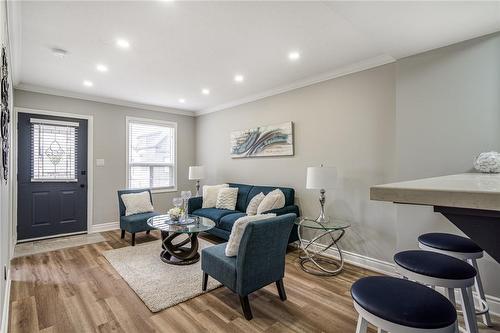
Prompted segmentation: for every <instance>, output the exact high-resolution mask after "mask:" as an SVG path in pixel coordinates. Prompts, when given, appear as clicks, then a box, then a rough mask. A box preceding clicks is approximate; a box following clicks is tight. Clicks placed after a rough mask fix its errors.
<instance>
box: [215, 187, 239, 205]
mask: <svg viewBox="0 0 500 333" xmlns="http://www.w3.org/2000/svg"><path fill="white" fill-rule="evenodd" d="M236 199H238V188H237V187H228V188H221V189H220V190H219V194H217V202H216V203H215V208H219V209H229V210H234V208H235V207H236Z"/></svg>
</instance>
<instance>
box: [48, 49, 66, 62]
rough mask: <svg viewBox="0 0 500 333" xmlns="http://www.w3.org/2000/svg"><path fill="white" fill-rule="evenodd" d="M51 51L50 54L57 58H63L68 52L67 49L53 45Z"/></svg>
mask: <svg viewBox="0 0 500 333" xmlns="http://www.w3.org/2000/svg"><path fill="white" fill-rule="evenodd" d="M51 51H52V54H53V55H54V56H56V57H58V58H61V59H62V58H64V57H65V56H66V55H67V54H68V51H66V50H64V49H60V48H58V47H53V48H52V49H51Z"/></svg>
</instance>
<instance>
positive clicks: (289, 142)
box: [231, 121, 293, 158]
mask: <svg viewBox="0 0 500 333" xmlns="http://www.w3.org/2000/svg"><path fill="white" fill-rule="evenodd" d="M292 155H293V124H292V122H291V121H289V122H286V123H282V124H277V125H268V126H260V127H255V128H251V129H247V130H243V131H232V132H231V157H232V158H243V157H263V156H292Z"/></svg>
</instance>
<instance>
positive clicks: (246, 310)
mask: <svg viewBox="0 0 500 333" xmlns="http://www.w3.org/2000/svg"><path fill="white" fill-rule="evenodd" d="M240 302H241V308H242V309H243V314H244V315H245V318H246V320H251V319H252V318H253V315H252V309H251V308H250V302H249V301H248V295H247V296H241V295H240Z"/></svg>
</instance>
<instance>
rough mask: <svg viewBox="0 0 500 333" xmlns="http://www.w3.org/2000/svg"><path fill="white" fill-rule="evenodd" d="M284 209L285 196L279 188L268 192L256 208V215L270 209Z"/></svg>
mask: <svg viewBox="0 0 500 333" xmlns="http://www.w3.org/2000/svg"><path fill="white" fill-rule="evenodd" d="M283 207H285V195H284V194H283V192H281V190H280V189H279V188H277V189H275V190H274V191H271V192H269V193H268V194H267V195H266V197H265V198H264V200H262V202H261V203H260V205H259V207H258V208H257V214H262V213H264V212H267V211H268V210H271V209H279V208H283Z"/></svg>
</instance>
